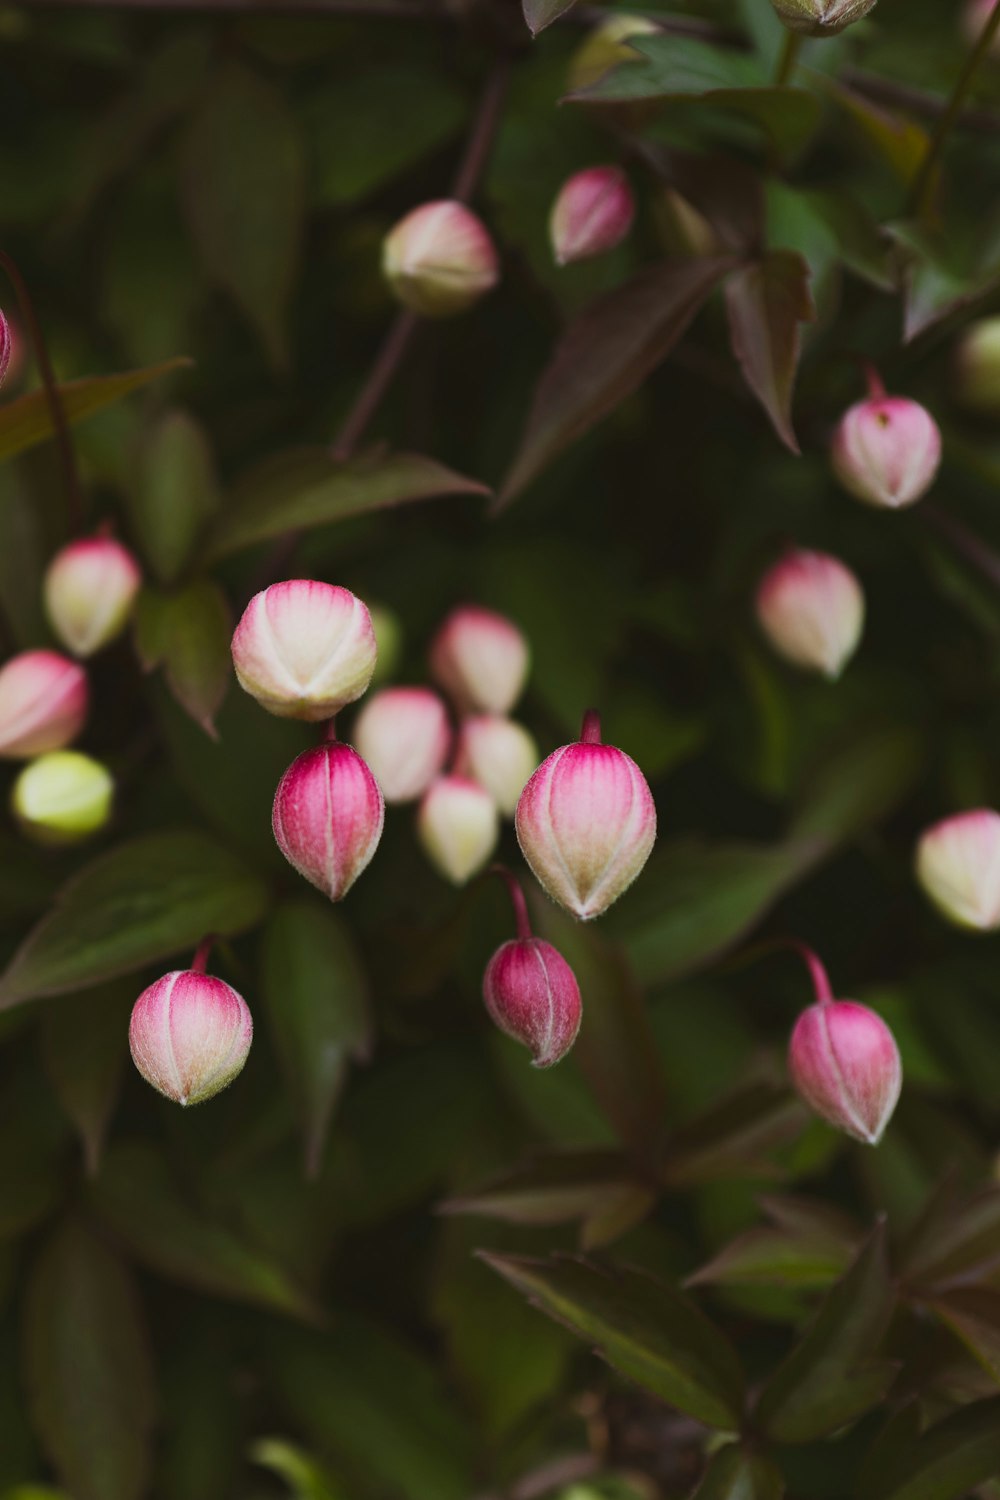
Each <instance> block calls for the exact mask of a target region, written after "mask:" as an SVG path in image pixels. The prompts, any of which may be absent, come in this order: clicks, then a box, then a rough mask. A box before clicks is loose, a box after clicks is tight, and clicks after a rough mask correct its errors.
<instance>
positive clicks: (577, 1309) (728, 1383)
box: [482, 1251, 743, 1428]
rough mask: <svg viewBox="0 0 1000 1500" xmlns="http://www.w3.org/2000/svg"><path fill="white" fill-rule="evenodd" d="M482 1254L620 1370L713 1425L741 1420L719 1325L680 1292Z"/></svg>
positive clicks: (737, 1381)
mask: <svg viewBox="0 0 1000 1500" xmlns="http://www.w3.org/2000/svg"><path fill="white" fill-rule="evenodd" d="M482 1259H483V1260H485V1262H486V1264H487V1265H489V1266H492V1267H493V1269H494V1270H495V1271H498V1272H499V1273H500V1275H501V1276H503V1277H505V1278H506V1280H507V1281H509V1282H510V1283H511V1285H512V1286H515V1287H517V1288H518V1290H519V1291H521V1292H523V1293H524V1295H525V1296H526V1297H527V1298H528V1299H529V1301H530V1302H531V1303H532V1304H533V1305H534V1306H535V1307H538V1308H540V1309H541V1311H543V1312H546V1313H548V1315H549V1317H551V1318H555V1319H556V1321H557V1322H560V1323H564V1324H565V1325H566V1327H567V1328H569V1329H571V1330H572V1332H573V1333H575V1334H577V1335H578V1337H580V1338H582V1339H583V1340H584V1341H585V1342H586V1343H588V1344H591V1345H592V1346H593V1347H594V1348H595V1349H596V1352H597V1353H598V1354H600V1355H601V1356H602V1357H603V1358H604V1359H606V1360H607V1361H608V1363H609V1364H611V1365H614V1367H615V1369H617V1370H619V1371H620V1372H621V1373H622V1374H623V1375H625V1376H627V1377H628V1378H629V1379H630V1380H634V1381H635V1382H636V1383H637V1384H638V1385H641V1386H643V1387H645V1389H646V1390H649V1391H652V1392H653V1393H654V1394H655V1395H657V1396H660V1397H661V1398H662V1399H663V1400H664V1401H667V1402H669V1403H670V1405H671V1406H675V1407H677V1408H678V1410H679V1411H683V1412H686V1413H687V1414H688V1415H689V1416H692V1417H695V1418H697V1420H698V1421H699V1422H705V1423H706V1424H707V1425H708V1426H710V1427H721V1428H732V1427H736V1426H738V1425H739V1420H740V1412H741V1409H742V1404H743V1375H742V1372H741V1370H740V1364H739V1360H738V1359H737V1357H736V1354H735V1351H734V1350H733V1349H732V1348H731V1346H730V1344H729V1342H728V1340H727V1339H726V1338H725V1336H724V1335H723V1334H722V1333H721V1332H720V1330H719V1329H718V1328H717V1327H716V1326H715V1324H714V1323H711V1322H710V1321H709V1319H708V1318H706V1317H705V1315H704V1313H702V1312H701V1311H700V1310H699V1308H698V1307H696V1306H695V1304H694V1303H693V1302H692V1301H690V1300H689V1299H688V1298H686V1297H684V1296H682V1295H681V1294H680V1293H679V1292H675V1291H672V1290H671V1289H670V1288H669V1287H667V1286H664V1285H662V1284H661V1283H659V1282H655V1281H653V1280H652V1279H651V1278H648V1277H646V1276H643V1275H641V1274H639V1273H638V1272H632V1271H617V1272H610V1271H605V1270H602V1269H599V1268H598V1267H597V1266H592V1265H590V1264H588V1263H587V1262H586V1261H579V1260H570V1259H568V1258H563V1257H560V1258H558V1259H555V1260H552V1261H548V1262H546V1261H536V1260H525V1259H522V1258H520V1257H517V1256H512V1255H493V1254H487V1253H486V1252H485V1251H484V1252H482Z"/></svg>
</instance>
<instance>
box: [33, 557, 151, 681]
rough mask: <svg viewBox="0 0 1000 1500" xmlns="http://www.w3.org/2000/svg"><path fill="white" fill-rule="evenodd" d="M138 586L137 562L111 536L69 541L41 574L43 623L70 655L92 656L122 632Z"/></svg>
mask: <svg viewBox="0 0 1000 1500" xmlns="http://www.w3.org/2000/svg"><path fill="white" fill-rule="evenodd" d="M141 584H142V574H141V573H140V571H139V564H138V563H137V562H136V560H135V558H134V557H133V556H132V554H131V552H129V551H128V549H127V548H126V547H123V546H122V544H121V542H116V541H115V540H114V538H113V537H110V536H96V537H91V538H90V539H89V540H87V541H82V542H71V543H70V544H69V546H68V547H64V548H63V549H62V551H61V552H57V553H56V555H55V557H54V558H53V559H52V561H51V563H50V564H49V566H48V569H47V571H46V574H45V580H44V583H43V594H44V599H45V613H46V614H47V615H48V618H49V624H50V625H51V626H52V629H53V630H54V631H55V633H56V635H57V636H58V637H59V639H60V640H61V641H62V643H63V645H64V646H68V647H69V649H70V650H71V651H72V652H73V654H74V656H92V655H93V654H94V652H95V651H98V650H100V648H101V647H102V646H106V645H107V643H108V642H109V641H112V640H114V638H115V636H117V635H120V634H121V632H122V631H123V630H124V629H125V626H126V624H127V623H128V618H129V615H130V614H131V612H132V605H133V603H134V602H135V596H136V594H137V593H138V592H139V588H140V586H141Z"/></svg>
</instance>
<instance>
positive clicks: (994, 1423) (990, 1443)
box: [871, 1396, 1000, 1500]
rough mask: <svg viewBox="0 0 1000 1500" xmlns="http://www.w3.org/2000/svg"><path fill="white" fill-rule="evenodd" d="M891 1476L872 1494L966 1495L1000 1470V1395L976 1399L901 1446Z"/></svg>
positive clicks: (897, 1499) (897, 1498) (955, 1499)
mask: <svg viewBox="0 0 1000 1500" xmlns="http://www.w3.org/2000/svg"><path fill="white" fill-rule="evenodd" d="M895 1458H896V1462H895V1464H894V1465H893V1471H892V1479H891V1480H890V1481H889V1482H887V1483H885V1484H883V1485H882V1486H881V1487H880V1488H878V1489H877V1490H873V1491H872V1493H871V1500H964V1497H965V1496H966V1495H968V1494H969V1492H970V1491H971V1490H973V1489H974V1488H975V1487H976V1486H977V1485H980V1484H983V1483H985V1481H986V1480H987V1479H995V1478H996V1476H997V1474H998V1473H1000V1396H995V1397H993V1398H991V1399H990V1400H989V1401H974V1402H972V1404H971V1405H970V1406H965V1407H962V1408H961V1409H960V1410H958V1411H956V1412H953V1413H952V1415H951V1416H950V1417H946V1418H945V1419H944V1421H943V1422H938V1423H936V1424H935V1425H934V1426H933V1427H931V1428H930V1429H929V1430H928V1431H927V1432H925V1433H924V1435H923V1437H921V1438H920V1439H919V1440H918V1441H917V1442H916V1443H910V1444H908V1445H905V1446H904V1445H899V1446H898V1447H897V1449H896V1455H895Z"/></svg>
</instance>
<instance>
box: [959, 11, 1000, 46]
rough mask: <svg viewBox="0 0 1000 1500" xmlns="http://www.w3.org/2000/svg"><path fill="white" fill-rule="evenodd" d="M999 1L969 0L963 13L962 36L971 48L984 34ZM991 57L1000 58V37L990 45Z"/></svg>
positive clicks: (995, 38) (996, 37)
mask: <svg viewBox="0 0 1000 1500" xmlns="http://www.w3.org/2000/svg"><path fill="white" fill-rule="evenodd" d="M996 4H997V0H968V3H967V4H966V5H965V7H964V9H963V11H962V34H963V35H964V37H965V40H966V41H967V42H968V43H969V45H970V46H975V44H976V42H978V41H979V38H980V37H981V36H982V34H983V27H984V26H985V25H986V23H987V21H988V20H989V19H990V16H991V15H992V14H993V12H994V11H995V10H996ZM989 55H990V56H991V57H994V58H995V57H1000V36H994V38H993V41H992V42H991V44H990V53H989Z"/></svg>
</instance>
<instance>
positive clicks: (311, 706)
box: [233, 578, 376, 723]
mask: <svg viewBox="0 0 1000 1500" xmlns="http://www.w3.org/2000/svg"><path fill="white" fill-rule="evenodd" d="M375 658H376V646H375V632H374V630H373V629H372V622H371V617H370V615H369V613H368V610H367V609H366V607H365V605H364V604H363V603H362V602H361V600H360V599H358V598H357V597H356V596H355V595H354V594H352V593H351V592H350V590H349V589H344V588H338V587H337V586H336V585H335V584H330V583H318V582H316V581H315V580H312V579H304V578H293V579H289V580H288V581H287V582H285V583H273V584H272V585H271V587H270V588H267V589H264V590H263V591H262V592H261V593H259V594H256V595H255V596H254V597H253V599H251V600H250V603H249V604H248V605H247V607H246V609H245V610H244V612H243V617H242V619H241V620H240V622H239V624H238V625H237V627H236V631H235V633H234V635H233V666H234V667H235V668H236V676H237V679H238V680H239V684H240V686H241V687H242V688H243V689H244V690H245V691H246V692H248V693H249V694H250V696H251V697H252V698H256V700H257V702H258V703H259V704H260V706H261V707H262V708H266V709H267V711H268V713H272V714H277V715H278V717H279V718H283V719H306V720H308V721H310V722H312V723H319V722H321V721H322V720H324V719H329V718H332V717H333V715H334V714H335V713H337V711H338V710H339V709H341V708H343V707H344V705H345V704H347V703H353V702H354V700H355V699H356V698H360V697H361V694H362V693H363V692H364V691H365V689H366V688H367V686H368V684H369V682H370V681H371V677H372V673H373V672H374V670H375Z"/></svg>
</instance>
